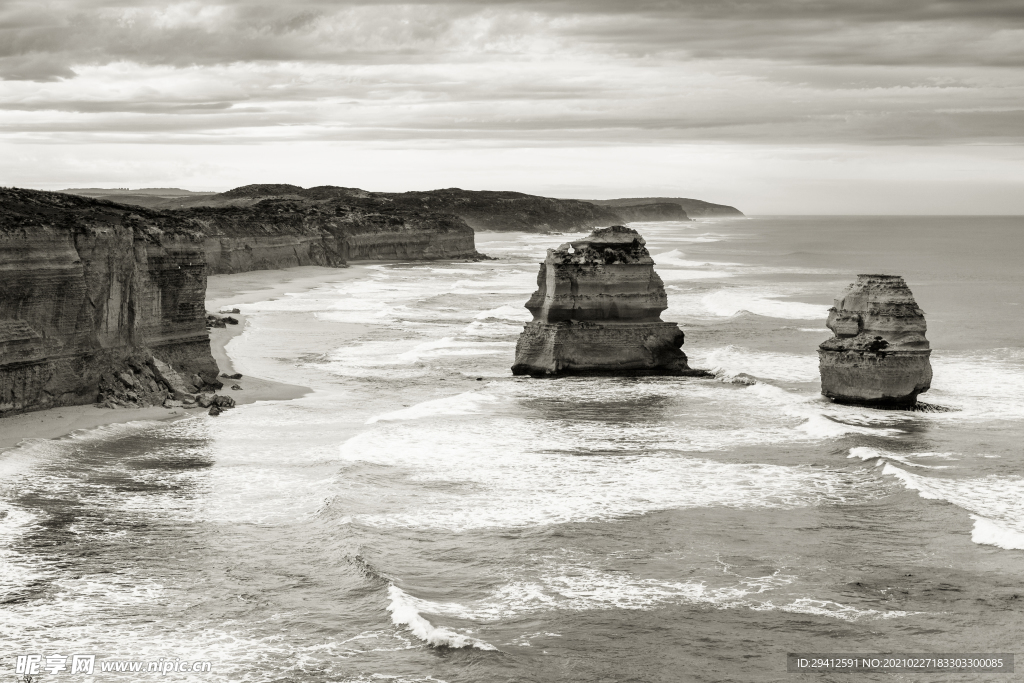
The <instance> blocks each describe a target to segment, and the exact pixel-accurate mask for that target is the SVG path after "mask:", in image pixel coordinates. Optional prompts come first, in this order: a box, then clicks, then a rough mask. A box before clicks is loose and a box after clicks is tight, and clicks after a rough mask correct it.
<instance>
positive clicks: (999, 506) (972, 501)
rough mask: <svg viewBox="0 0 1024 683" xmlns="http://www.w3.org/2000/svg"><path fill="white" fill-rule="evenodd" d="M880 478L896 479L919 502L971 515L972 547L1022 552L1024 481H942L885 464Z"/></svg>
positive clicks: (990, 479)
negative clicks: (914, 493)
mask: <svg viewBox="0 0 1024 683" xmlns="http://www.w3.org/2000/svg"><path fill="white" fill-rule="evenodd" d="M882 474H888V475H892V476H894V477H896V478H897V479H898V480H899V481H900V482H902V483H903V485H904V486H905V487H906V488H908V489H910V490H913V491H917V494H918V495H919V496H921V497H922V498H927V499H932V500H943V501H946V502H947V503H951V504H953V505H955V506H957V507H959V508H961V509H963V510H966V511H968V512H971V513H973V514H972V515H971V518H972V519H973V520H974V532H973V533H972V536H971V540H973V541H974V542H975V543H979V544H985V545H995V546H998V547H1000V548H1007V549H1014V550H1024V544H1022V543H1021V540H1022V539H1024V479H1021V478H1019V477H1004V476H996V475H991V476H987V477H978V478H972V479H944V478H938V477H931V476H925V475H919V474H912V473H910V472H907V471H906V470H902V469H900V468H898V467H896V466H895V465H892V464H891V463H886V465H885V467H884V469H883V470H882Z"/></svg>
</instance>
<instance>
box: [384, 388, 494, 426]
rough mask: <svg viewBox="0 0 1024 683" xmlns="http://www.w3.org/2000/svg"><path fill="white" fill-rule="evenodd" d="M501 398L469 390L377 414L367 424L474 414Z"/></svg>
mask: <svg viewBox="0 0 1024 683" xmlns="http://www.w3.org/2000/svg"><path fill="white" fill-rule="evenodd" d="M499 400H500V399H499V397H498V396H495V395H494V394H488V393H485V392H483V391H467V392H465V393H462V394H456V395H455V396H446V397H445V398H438V399H435V400H433V401H424V402H423V403H417V404H416V405H414V406H411V407H409V408H404V409H402V410H395V411H392V412H389V413H384V414H383V415H375V416H373V417H371V418H369V419H368V420H367V421H366V424H373V423H374V422H381V421H385V422H386V421H393V420H419V419H421V418H424V417H434V416H436V415H472V414H475V413H479V412H480V411H481V410H482V408H483V406H484V405H485V404H488V403H496V402H497V401H499Z"/></svg>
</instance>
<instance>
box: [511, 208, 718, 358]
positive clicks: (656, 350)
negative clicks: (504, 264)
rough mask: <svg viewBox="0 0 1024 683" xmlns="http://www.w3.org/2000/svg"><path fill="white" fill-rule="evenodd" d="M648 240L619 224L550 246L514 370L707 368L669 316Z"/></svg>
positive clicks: (530, 306)
mask: <svg viewBox="0 0 1024 683" xmlns="http://www.w3.org/2000/svg"><path fill="white" fill-rule="evenodd" d="M645 245H646V243H645V241H644V238H643V237H641V236H640V234H639V233H638V232H637V231H636V230H633V229H631V228H626V227H623V226H621V225H616V226H612V227H610V228H599V229H597V230H595V231H594V232H592V233H591V234H590V235H589V236H587V237H586V238H584V239H582V240H577V241H574V242H570V243H567V244H563V245H561V246H560V247H558V248H557V249H549V250H548V253H547V257H546V258H545V259H544V262H543V263H541V264H540V272H539V274H538V276H537V291H536V292H534V294H533V296H532V297H530V300H529V301H528V302H527V303H526V308H528V309H529V310H530V312H531V313H532V314H533V321H532V322H529V323H527V324H526V326H525V328H524V330H523V332H522V334H521V335H520V336H519V342H518V344H517V345H516V360H515V364H514V365H513V366H512V374H514V375H531V376H534V377H557V376H564V375H617V376H639V375H676V376H679V375H692V376H703V375H706V374H707V373H705V372H704V371H702V370H693V369H691V368H690V367H689V366H688V365H687V363H686V354H684V353H683V352H682V350H681V347H682V345H683V339H684V337H683V331H682V330H680V329H679V326H678V325H677V324H676V323H672V322H664V321H662V320H661V312H662V311H664V310H665V308H666V307H667V306H668V298H667V297H666V295H665V286H664V283H663V282H662V280H661V278H660V277H658V274H657V273H655V272H654V260H653V259H652V258H651V255H650V252H648V251H647V247H646V246H645Z"/></svg>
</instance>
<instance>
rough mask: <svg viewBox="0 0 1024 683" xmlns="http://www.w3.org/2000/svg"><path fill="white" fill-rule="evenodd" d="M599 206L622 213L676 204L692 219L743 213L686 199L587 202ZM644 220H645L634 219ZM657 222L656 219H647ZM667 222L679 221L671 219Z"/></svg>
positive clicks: (723, 206) (598, 200) (647, 198)
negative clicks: (645, 207) (643, 207)
mask: <svg viewBox="0 0 1024 683" xmlns="http://www.w3.org/2000/svg"><path fill="white" fill-rule="evenodd" d="M587 201H589V202H591V203H593V204H597V205H598V206H603V207H606V208H609V209H611V210H612V211H615V212H618V213H622V212H623V211H626V210H628V209H629V208H630V207H636V206H647V205H651V204H663V203H668V204H676V205H678V206H679V208H681V209H682V210H683V211H685V212H686V214H687V215H688V216H690V217H694V216H696V217H697V218H709V217H712V216H742V215H743V212H742V211H740V210H739V209H737V208H736V207H734V206H728V205H726V204H712V203H711V202H705V201H702V200H700V199H687V198H686V197H632V198H623V199H589V200H587ZM634 220H644V219H640V218H637V219H634ZM646 220H656V219H646ZM666 220H678V219H675V218H670V219H666Z"/></svg>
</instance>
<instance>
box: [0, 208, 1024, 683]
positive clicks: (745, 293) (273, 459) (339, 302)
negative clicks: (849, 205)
mask: <svg viewBox="0 0 1024 683" xmlns="http://www.w3.org/2000/svg"><path fill="white" fill-rule="evenodd" d="M634 227H636V228H638V229H639V230H640V231H641V232H642V233H643V234H644V236H645V237H646V238H647V241H648V246H649V248H650V250H651V253H652V254H653V256H654V260H655V262H656V263H657V266H656V267H657V271H658V273H659V274H660V275H661V277H662V279H663V280H664V281H665V285H666V290H667V293H668V298H669V308H668V310H667V311H665V313H664V315H663V319H665V320H671V321H676V322H679V323H680V324H681V326H682V327H683V329H684V331H685V332H686V344H685V346H684V350H685V351H686V352H687V354H688V355H689V357H690V364H691V366H694V367H701V368H707V369H709V370H712V371H713V372H714V373H715V378H714V379H676V378H640V379H608V378H600V379H581V378H572V379H559V380H535V379H530V378H513V377H512V375H511V373H510V370H509V367H510V366H511V364H512V361H513V356H514V349H515V341H516V337H517V335H518V333H519V332H520V331H521V329H522V324H523V323H524V322H526V321H527V320H528V319H529V314H528V312H527V311H526V309H525V308H523V304H524V303H525V302H526V300H527V298H528V297H529V295H530V293H531V292H532V291H533V290H534V289H535V287H536V276H537V264H538V262H539V261H540V260H542V258H543V256H544V254H545V250H546V249H547V248H550V247H555V246H557V245H558V244H559V243H562V242H566V241H568V240H570V239H571V238H572V237H576V235H539V234H523V233H509V234H493V233H492V234H488V233H481V234H478V236H477V244H478V248H479V249H480V251H482V252H484V253H486V254H489V255H491V256H494V257H497V258H498V260H496V261H486V262H479V263H460V262H441V263H423V262H418V263H389V264H379V265H373V266H369V267H366V266H363V268H365V277H361V278H358V279H355V280H347V281H344V282H340V281H339V282H337V283H327V284H325V285H323V286H320V287H317V288H315V289H313V290H310V291H298V292H294V293H291V294H289V295H287V296H285V297H283V298H280V299H277V300H273V301H266V302H260V303H252V304H243V305H240V308H241V309H242V311H243V312H244V313H246V314H247V328H246V330H245V332H244V333H243V334H242V335H241V336H239V337H237V338H236V339H235V340H233V341H232V342H231V344H230V346H229V352H230V353H231V355H232V357H233V358H234V359H235V360H236V367H237V368H238V369H239V371H240V372H243V373H245V374H252V375H256V376H262V377H267V378H270V379H274V380H279V381H284V382H289V383H292V384H301V385H305V386H309V387H311V388H312V389H313V390H314V392H313V393H312V394H311V395H309V396H307V397H305V398H302V399H298V400H294V401H286V402H260V403H256V404H251V405H244V406H240V407H238V408H236V409H234V410H232V411H228V412H226V413H224V414H223V415H221V416H220V417H218V418H211V417H208V416H205V415H203V416H195V417H190V418H188V419H184V420H180V421H177V422H170V423H153V422H134V423H129V424H123V425H115V426H109V427H103V428H100V429H96V430H91V431H84V432H79V433H76V434H74V435H72V436H70V437H67V438H64V439H59V440H55V441H45V440H38V441H26V442H23V443H22V444H21V445H20V446H18V447H17V448H14V449H10V450H8V451H6V452H4V453H3V454H0V643H2V644H3V648H4V651H3V652H0V673H2V674H3V675H4V676H11V677H13V667H14V662H15V659H14V657H15V656H17V655H21V654H41V655H42V656H43V657H44V658H45V657H46V656H48V655H51V654H55V653H56V654H61V655H71V654H92V655H95V656H96V657H97V662H102V661H113V660H118V659H124V660H137V661H147V662H148V661H168V660H171V661H173V660H175V659H177V660H184V661H195V660H200V661H209V662H210V663H211V665H212V670H211V671H210V672H208V673H203V674H181V673H173V672H172V673H169V674H166V675H163V676H158V675H157V674H145V673H143V674H127V673H122V674H116V673H102V674H101V673H100V672H99V664H97V668H96V673H95V675H94V677H93V680H97V681H105V680H133V681H134V680H148V679H149V678H153V677H157V678H162V679H165V680H209V681H268V682H269V681H325V682H326V681H449V682H455V681H666V682H667V681H776V680H780V679H783V678H787V677H788V676H790V675H792V674H786V673H785V668H786V653H787V652H794V651H800V652H836V653H855V652H909V653H922V652H1013V651H1014V650H1019V647H1018V646H1019V644H1020V643H1021V642H1022V640H1024V610H1022V603H1024V585H1022V579H1024V452H1022V450H1024V447H1022V443H1024V348H1022V347H1024V343H1022V340H1024V322H1022V315H1021V314H1022V310H1021V309H1022V306H1024V269H1022V268H1021V265H1020V254H1021V253H1022V248H1024V220H1022V219H1019V218H865V217H861V218H835V217H823V218H751V219H710V220H702V221H697V222H689V223H638V224H634ZM873 272H883V273H892V274H899V275H903V276H904V277H905V278H906V279H907V282H908V284H909V285H910V287H911V288H912V290H913V292H914V294H915V296H916V298H917V301H918V303H919V305H920V306H921V307H922V308H923V310H924V311H925V313H926V315H927V320H928V325H929V331H928V336H929V338H930V339H931V341H932V346H933V349H934V351H933V355H932V363H933V367H934V371H935V379H934V381H933V384H932V389H931V391H929V392H928V393H927V394H924V395H923V396H922V399H923V400H924V401H926V402H928V403H930V404H932V405H937V406H941V407H942V408H945V409H948V410H946V411H944V412H898V411H882V410H872V409H867V408H860V407H845V406H838V405H834V404H831V403H829V402H828V401H827V400H825V399H824V398H822V397H821V396H820V394H819V384H818V373H817V354H816V348H817V345H818V344H819V343H821V342H822V341H824V340H825V339H827V338H828V337H829V332H828V330H826V329H825V328H824V321H825V317H826V315H827V310H828V307H829V306H830V305H831V301H832V299H833V298H834V297H835V296H837V295H838V294H839V293H840V292H841V291H842V290H843V288H844V287H845V286H846V285H847V284H849V283H850V282H852V281H853V280H854V279H855V277H856V275H857V274H858V273H873ZM354 323H355V324H358V325H359V326H358V327H355V328H354V327H353V324H354ZM353 330H355V331H354V332H353ZM751 378H753V383H751V381H752V380H751ZM62 675H63V676H66V677H67V678H69V679H71V678H75V679H78V680H87V679H88V677H86V676H80V675H72V674H55V675H54V676H52V677H53V678H60V676H62ZM794 676H795V675H794ZM796 677H797V678H802V677H801V676H796ZM918 678H920V679H921V680H929V681H938V680H975V679H976V680H982V679H984V678H985V677H983V676H981V675H977V676H974V678H972V677H971V675H964V674H955V675H954V674H949V675H945V676H944V675H941V674H923V675H921V676H918ZM841 679H842V680H845V679H843V678H841V675H834V676H832V677H829V676H827V675H815V680H841ZM864 679H865V680H883V677H882V676H864ZM914 679H915V677H914V676H913V675H905V677H904V678H903V680H914ZM47 680H49V678H47ZM885 680H888V678H885Z"/></svg>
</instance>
